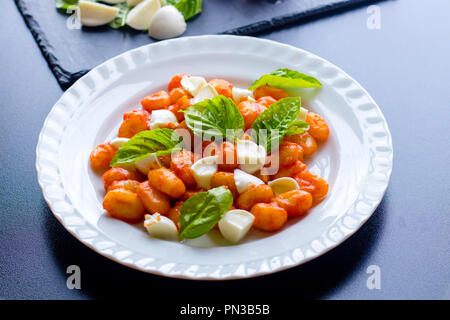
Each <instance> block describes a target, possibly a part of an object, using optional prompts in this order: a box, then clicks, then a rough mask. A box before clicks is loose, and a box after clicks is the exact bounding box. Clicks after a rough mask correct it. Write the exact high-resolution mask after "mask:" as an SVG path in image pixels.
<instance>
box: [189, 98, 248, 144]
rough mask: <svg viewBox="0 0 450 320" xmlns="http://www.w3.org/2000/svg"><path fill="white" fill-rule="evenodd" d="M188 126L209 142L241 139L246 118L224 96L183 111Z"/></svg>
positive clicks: (207, 100) (204, 101) (231, 101)
mask: <svg viewBox="0 0 450 320" xmlns="http://www.w3.org/2000/svg"><path fill="white" fill-rule="evenodd" d="M183 112H184V117H185V120H186V124H187V126H188V127H189V128H190V129H191V130H192V131H193V132H194V134H196V135H198V136H201V137H202V136H207V139H208V140H217V139H223V138H224V137H227V138H228V139H230V140H233V139H236V138H237V137H239V136H240V135H241V134H242V133H243V130H244V118H243V117H242V114H241V113H240V112H239V110H238V108H237V106H236V104H235V103H234V102H233V100H231V99H230V98H227V97H225V96H223V95H219V96H215V97H214V98H212V99H206V100H203V101H201V102H199V103H196V104H194V105H193V106H190V107H189V108H186V109H184V110H183Z"/></svg>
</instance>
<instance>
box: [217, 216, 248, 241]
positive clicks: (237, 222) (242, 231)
mask: <svg viewBox="0 0 450 320" xmlns="http://www.w3.org/2000/svg"><path fill="white" fill-rule="evenodd" d="M253 220H255V217H254V216H253V215H252V214H251V213H250V212H248V211H246V210H239V209H236V210H230V211H228V212H227V213H225V214H224V216H223V217H222V218H221V219H220V220H219V230H220V233H222V235H223V237H224V238H225V239H227V240H229V241H231V242H233V243H237V242H239V241H241V240H242V238H244V237H245V235H246V234H247V232H248V231H249V230H250V228H251V226H252V224H253Z"/></svg>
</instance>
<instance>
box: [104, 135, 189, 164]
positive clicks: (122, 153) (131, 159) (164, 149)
mask: <svg viewBox="0 0 450 320" xmlns="http://www.w3.org/2000/svg"><path fill="white" fill-rule="evenodd" d="M182 141H183V139H182V138H181V137H180V135H178V134H177V133H176V132H175V131H174V130H171V129H167V128H163V129H154V130H147V131H141V132H139V133H137V134H136V135H135V136H133V137H132V138H131V139H130V140H129V141H128V142H127V143H126V144H125V145H124V146H123V147H122V148H120V149H119V150H118V151H117V152H116V155H115V156H114V158H113V159H112V161H111V167H120V166H128V165H130V164H133V163H135V162H136V161H139V160H141V159H144V158H146V157H148V156H149V155H150V154H152V153H154V154H155V155H157V156H162V155H166V154H169V153H171V152H172V151H174V150H175V149H177V148H179V147H180V144H181V142H182Z"/></svg>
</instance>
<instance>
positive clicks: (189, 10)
mask: <svg viewBox="0 0 450 320" xmlns="http://www.w3.org/2000/svg"><path fill="white" fill-rule="evenodd" d="M167 4H169V5H173V6H174V7H175V8H177V9H178V11H180V12H181V13H182V14H183V17H184V20H189V19H190V18H192V17H193V16H195V15H197V14H199V13H200V12H202V0H167Z"/></svg>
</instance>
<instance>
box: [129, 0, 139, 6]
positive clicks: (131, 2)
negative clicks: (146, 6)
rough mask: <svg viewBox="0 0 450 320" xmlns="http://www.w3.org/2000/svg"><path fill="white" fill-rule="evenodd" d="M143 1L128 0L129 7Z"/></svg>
mask: <svg viewBox="0 0 450 320" xmlns="http://www.w3.org/2000/svg"><path fill="white" fill-rule="evenodd" d="M141 2H142V0H127V3H128V6H129V7H134V6H135V5H137V4H138V3H141Z"/></svg>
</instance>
